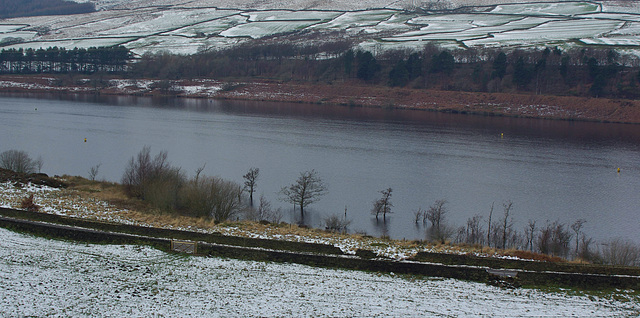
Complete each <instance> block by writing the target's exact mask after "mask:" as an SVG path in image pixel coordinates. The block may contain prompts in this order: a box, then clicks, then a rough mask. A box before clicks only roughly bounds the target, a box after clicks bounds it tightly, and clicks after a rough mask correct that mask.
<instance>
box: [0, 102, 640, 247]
mask: <svg viewBox="0 0 640 318" xmlns="http://www.w3.org/2000/svg"><path fill="white" fill-rule="evenodd" d="M85 138H86V142H85V141H84V139H85ZM144 146H149V147H150V148H151V152H152V154H155V153H157V152H159V151H162V150H166V151H167V152H168V156H169V161H170V162H171V163H172V164H173V165H175V166H179V167H182V169H183V171H185V172H186V173H187V174H189V175H193V174H194V172H195V170H196V169H197V168H198V167H201V166H203V165H205V164H206V166H205V170H204V172H203V173H205V174H207V175H217V176H221V177H223V178H226V179H230V180H234V181H237V182H239V183H241V182H242V181H243V179H242V175H243V174H245V173H246V172H247V171H248V170H249V168H251V167H257V168H259V169H260V178H259V180H258V188H257V196H260V195H261V194H262V195H264V196H265V197H266V198H267V199H268V200H269V201H271V203H272V206H274V207H282V208H283V209H285V210H286V211H287V213H286V214H285V218H284V220H285V221H289V222H295V221H297V220H296V219H295V217H296V216H297V213H293V212H292V211H289V210H291V205H290V204H288V203H284V202H281V201H279V200H278V195H277V192H278V191H279V189H280V188H282V187H283V186H286V185H289V184H291V183H292V182H294V180H295V179H296V178H297V177H298V176H299V174H300V172H302V171H306V170H311V169H315V170H316V171H317V172H318V174H319V175H320V177H321V178H322V179H323V180H324V181H325V182H326V184H327V186H328V190H329V191H328V194H327V195H325V196H324V197H322V198H321V199H320V201H318V202H317V203H314V204H313V205H311V206H309V207H308V212H309V213H308V216H309V217H308V219H307V220H305V221H306V222H307V223H310V224H312V225H314V226H321V223H322V222H323V220H324V218H326V217H327V216H329V215H332V214H336V215H340V216H344V214H345V208H346V211H347V218H348V219H350V220H351V221H352V223H351V225H350V231H352V232H362V233H368V234H370V235H376V236H379V235H389V236H390V237H392V238H399V239H401V238H406V239H422V238H424V237H425V228H424V227H423V226H420V225H416V224H415V223H414V221H413V219H414V211H416V210H417V209H419V208H422V209H427V208H428V207H429V206H430V205H432V204H433V203H434V201H436V200H440V199H445V200H447V202H448V203H447V208H448V212H447V215H446V217H447V221H448V222H449V223H450V224H451V225H454V226H462V225H465V224H466V221H467V219H468V218H469V217H472V216H473V215H476V214H479V215H482V217H483V218H482V222H481V223H482V226H483V227H484V228H486V223H487V219H488V215H489V210H490V208H491V206H492V204H494V205H495V210H494V220H496V219H497V218H500V217H502V213H503V210H502V204H503V203H504V202H507V201H511V202H513V208H512V210H511V215H512V217H513V220H514V228H515V229H516V230H518V231H520V232H522V230H523V228H524V226H525V225H526V223H527V222H528V220H530V219H531V220H536V221H537V222H538V224H539V225H543V224H544V223H545V222H547V221H550V222H552V221H556V220H558V221H560V222H563V223H567V224H570V223H572V222H574V221H575V220H577V219H580V218H584V219H586V220H587V223H586V224H585V226H584V232H585V233H586V234H587V235H588V236H590V237H593V238H595V239H596V240H597V241H598V242H602V241H604V240H606V239H609V238H614V237H621V238H625V239H629V240H631V241H634V242H636V243H640V218H639V217H640V125H621V124H609V123H584V122H567V121H549V120H535V119H521V118H520V119H519V118H505V117H481V116H471V115H459V114H442V113H434V112H425V111H408V110H393V111H390V110H385V109H365V108H350V107H341V106H328V105H306V104H287V103H266V102H238V101H215V100H205V99H151V98H140V97H128V96H127V97H121V96H118V97H95V96H45V95H39V96H29V97H27V96H15V95H3V96H2V97H0V151H5V150H9V149H18V150H24V151H27V152H28V153H29V154H30V155H31V156H32V157H38V156H41V157H42V158H43V160H44V166H43V168H42V171H43V172H45V173H48V174H50V175H56V174H58V175H61V174H70V175H81V176H85V177H87V176H88V171H89V169H90V168H91V167H92V166H95V165H97V164H101V166H100V170H99V174H98V178H99V179H106V180H109V181H120V178H121V176H122V173H123V171H124V168H125V166H126V164H127V162H128V160H129V159H130V158H131V157H132V156H133V155H135V154H137V153H138V152H139V151H140V150H141V149H142V148H143V147H144ZM618 168H620V173H618V172H617V169H618ZM386 188H392V189H393V196H392V200H391V201H392V203H393V205H394V206H393V209H392V211H393V214H391V215H390V216H388V217H387V220H386V222H376V220H375V217H373V216H372V215H371V214H370V211H371V208H372V206H373V201H375V200H376V199H378V198H379V197H380V191H381V190H383V189H386ZM305 211H307V210H305Z"/></svg>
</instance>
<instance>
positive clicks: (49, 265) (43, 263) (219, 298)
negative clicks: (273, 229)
mask: <svg viewBox="0 0 640 318" xmlns="http://www.w3.org/2000/svg"><path fill="white" fill-rule="evenodd" d="M0 286H2V287H1V291H0V316H3V317H23V316H38V317H42V316H47V317H49V316H52V317H122V316H126V317H420V316H424V317H482V316H484V317H637V316H638V314H640V303H639V299H638V296H630V295H628V294H625V293H623V292H620V293H617V294H616V295H613V294H606V295H604V294H603V295H598V296H596V295H584V294H580V293H575V292H574V293H571V292H568V291H560V292H544V291H540V290H532V289H515V290H510V289H500V288H497V287H492V286H488V285H485V284H481V283H471V282H464V281H458V280H453V279H433V278H428V277H413V276H396V275H393V274H376V273H365V272H357V271H346V270H332V269H322V268H314V267H309V266H302V265H295V264H277V263H265V262H254V261H239V260H229V259H221V258H211V257H187V256H179V255H175V254H167V253H164V252H161V251H158V250H155V249H152V248H148V247H139V246H120V245H93V244H79V243H73V242H65V241H57V240H48V239H44V238H37V237H33V236H29V235H24V234H18V233H14V232H11V231H9V230H6V229H0Z"/></svg>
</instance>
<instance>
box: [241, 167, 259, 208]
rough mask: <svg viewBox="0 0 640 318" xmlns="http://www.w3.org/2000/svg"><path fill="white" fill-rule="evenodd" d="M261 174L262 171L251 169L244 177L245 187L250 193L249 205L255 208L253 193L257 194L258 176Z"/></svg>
mask: <svg viewBox="0 0 640 318" xmlns="http://www.w3.org/2000/svg"><path fill="white" fill-rule="evenodd" d="M259 174H260V169H258V168H251V169H249V172H247V173H246V174H245V175H244V176H242V177H243V178H244V186H245V189H246V190H247V192H249V204H250V205H251V206H253V193H254V192H256V188H257V187H258V186H257V181H258V175H259Z"/></svg>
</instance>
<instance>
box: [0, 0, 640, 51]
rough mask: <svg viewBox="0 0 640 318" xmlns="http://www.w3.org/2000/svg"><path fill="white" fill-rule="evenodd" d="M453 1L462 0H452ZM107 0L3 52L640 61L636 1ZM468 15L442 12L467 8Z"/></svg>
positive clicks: (38, 22) (34, 26)
mask: <svg viewBox="0 0 640 318" xmlns="http://www.w3.org/2000/svg"><path fill="white" fill-rule="evenodd" d="M452 1H453V0H452ZM510 2H513V1H511V0H505V1H500V4H496V1H493V0H487V1H460V2H446V1H438V2H417V1H411V0H400V1H388V2H387V1H381V0H360V1H347V0H336V1H310V0H289V1H278V2H276V1H245V0H230V1H220V0H192V1H187V0H158V1H149V0H138V1H123V0H99V1H97V2H96V4H97V7H98V8H99V9H100V11H98V12H94V13H90V14H79V15H73V16H41V17H26V18H13V19H5V20H2V22H1V24H0V47H2V48H14V49H28V48H33V49H37V48H47V47H53V46H57V47H65V48H67V49H73V48H74V47H82V48H87V47H91V46H112V45H124V46H126V47H127V48H129V49H131V50H132V51H133V52H134V53H137V54H140V55H141V54H144V53H147V52H151V53H157V52H160V51H168V52H171V53H175V54H194V53H198V52H202V51H208V50H218V49H223V48H227V47H230V46H234V45H237V44H238V43H244V42H248V41H252V40H255V39H260V40H261V41H262V43H265V42H266V43H268V42H277V43H281V42H283V41H285V42H286V41H291V40H292V38H296V39H295V40H296V41H299V42H300V43H306V41H305V40H301V39H300V38H299V35H300V34H302V37H315V38H316V39H318V38H320V39H322V41H334V40H345V39H349V40H351V41H352V42H353V45H354V47H359V48H362V49H365V50H369V51H373V52H379V51H380V50H384V49H387V48H392V49H397V48H421V47H423V46H424V45H425V44H427V43H433V44H436V45H439V46H442V47H446V48H452V49H462V48H467V47H511V48H516V47H524V48H527V47H541V46H554V47H555V46H558V47H575V46H581V47H588V46H603V45H605V46H610V47H612V48H617V49H620V50H626V51H629V52H631V53H634V54H637V50H638V48H640V13H639V10H638V7H640V6H638V5H629V4H630V3H632V4H635V2H603V3H596V2H536V3H520V4H518V3H515V2H513V3H512V4H509V3H510ZM470 4H475V5H489V4H492V5H491V6H476V7H464V8H463V9H461V10H462V11H450V10H449V11H438V10H442V9H452V8H457V7H460V6H467V5H470Z"/></svg>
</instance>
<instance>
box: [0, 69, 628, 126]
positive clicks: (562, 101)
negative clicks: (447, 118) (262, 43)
mask: <svg viewBox="0 0 640 318" xmlns="http://www.w3.org/2000/svg"><path fill="white" fill-rule="evenodd" d="M0 92H2V93H62V94H100V95H128V96H149V97H153V96H173V97H180V98H206V99H221V100H225V99H226V100H249V101H270V102H287V103H300V104H331V105H341V106H350V107H372V108H385V109H406V110H421V111H435V112H442V113H459V114H470V115H481V116H504V117H514V118H537V119H551V120H567V121H585V122H602V123H624V124H640V101H638V100H625V99H609V98H589V97H573V96H548V95H524V94H509V93H485V92H458V91H443V90H424V89H411V88H398V87H386V86H373V85H362V84H360V83H357V82H343V83H331V84H327V83H298V82H282V81H277V80H267V79H253V80H250V81H246V80H239V81H218V80H209V79H198V80H176V81H162V80H152V79H119V78H115V77H114V78H108V79H107V78H98V79H96V78H93V77H87V76H80V75H69V74H66V75H56V76H43V75H1V76H0Z"/></svg>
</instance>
